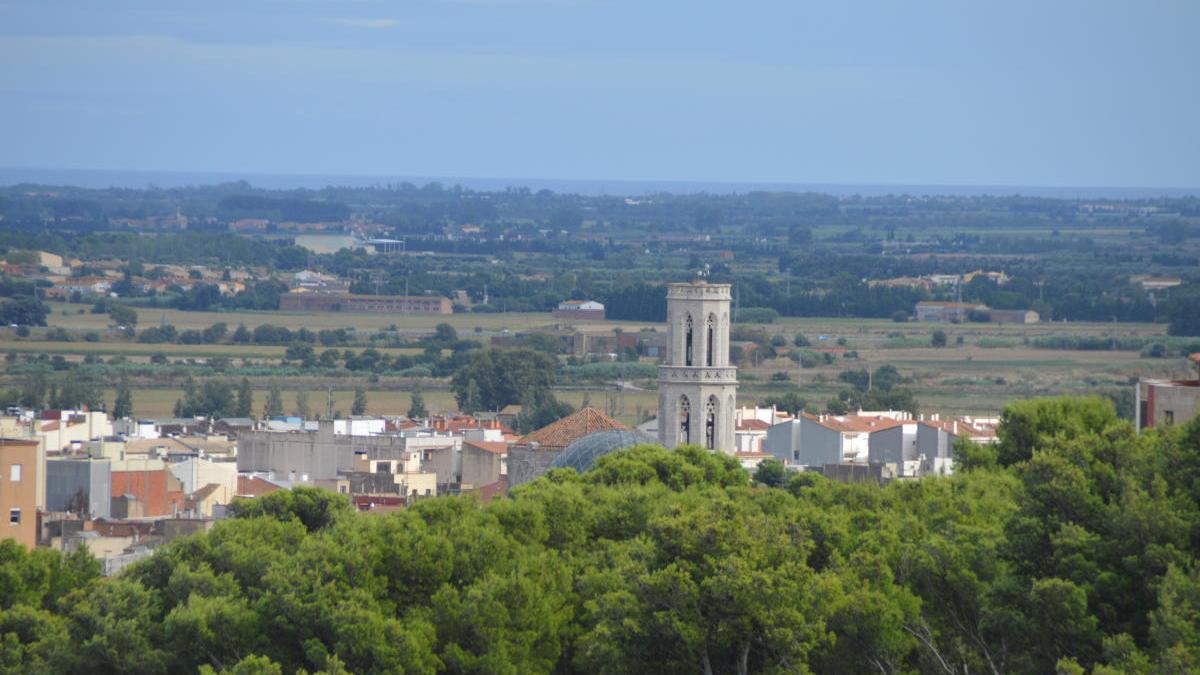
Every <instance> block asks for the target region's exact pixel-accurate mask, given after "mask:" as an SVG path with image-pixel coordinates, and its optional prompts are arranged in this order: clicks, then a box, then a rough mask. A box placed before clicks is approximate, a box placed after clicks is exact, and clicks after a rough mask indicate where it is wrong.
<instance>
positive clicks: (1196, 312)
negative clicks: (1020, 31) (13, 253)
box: [34, 291, 1200, 336]
mask: <svg viewBox="0 0 1200 675" xmlns="http://www.w3.org/2000/svg"><path fill="white" fill-rule="evenodd" d="M1169 317H1170V322H1169V323H1168V324H1167V334H1168V335H1189V336H1197V335H1200V291H1193V292H1191V293H1187V294H1183V293H1181V294H1179V295H1177V296H1175V297H1174V298H1173V299H1172V300H1171V310H1170V313H1169ZM34 325H36V324H34Z"/></svg>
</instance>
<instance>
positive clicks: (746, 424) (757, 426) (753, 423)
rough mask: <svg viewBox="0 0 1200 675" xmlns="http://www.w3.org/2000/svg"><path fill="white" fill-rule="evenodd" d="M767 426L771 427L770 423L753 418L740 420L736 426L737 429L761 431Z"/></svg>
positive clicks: (767, 427)
mask: <svg viewBox="0 0 1200 675" xmlns="http://www.w3.org/2000/svg"><path fill="white" fill-rule="evenodd" d="M769 428H771V425H770V424H767V423H766V422H764V421H762V420H760V419H754V418H751V419H748V420H742V422H741V423H740V424H738V426H737V430H738V431H763V430H765V429H769Z"/></svg>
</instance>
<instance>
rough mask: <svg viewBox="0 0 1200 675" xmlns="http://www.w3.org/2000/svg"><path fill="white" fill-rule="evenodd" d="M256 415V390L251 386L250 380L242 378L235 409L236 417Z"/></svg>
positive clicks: (234, 414)
mask: <svg viewBox="0 0 1200 675" xmlns="http://www.w3.org/2000/svg"><path fill="white" fill-rule="evenodd" d="M253 414H254V389H253V387H251V386H250V378H248V377H242V381H241V382H240V383H238V390H237V403H236V404H235V405H234V407H233V416H234V417H250V416H251V415H253Z"/></svg>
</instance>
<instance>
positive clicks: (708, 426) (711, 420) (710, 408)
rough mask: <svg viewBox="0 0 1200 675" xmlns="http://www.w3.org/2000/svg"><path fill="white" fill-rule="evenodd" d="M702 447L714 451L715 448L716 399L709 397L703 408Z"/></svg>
mask: <svg viewBox="0 0 1200 675" xmlns="http://www.w3.org/2000/svg"><path fill="white" fill-rule="evenodd" d="M704 447H706V448H708V449H709V450H715V449H716V447H717V397H716V396H709V397H708V403H707V404H706V405H705V406H704Z"/></svg>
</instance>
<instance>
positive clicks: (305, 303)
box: [279, 292, 454, 314]
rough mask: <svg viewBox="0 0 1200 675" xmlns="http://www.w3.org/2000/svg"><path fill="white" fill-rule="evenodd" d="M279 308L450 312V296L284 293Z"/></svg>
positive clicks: (301, 310) (397, 312) (425, 312)
mask: <svg viewBox="0 0 1200 675" xmlns="http://www.w3.org/2000/svg"><path fill="white" fill-rule="evenodd" d="M279 309H281V310H283V311H285V312H373V313H386V314H391V313H396V314H451V313H453V312H454V306H453V305H452V304H451V302H450V299H449V298H445V297H442V296H439V295H355V294H352V293H296V292H290V293H284V294H283V295H281V296H279Z"/></svg>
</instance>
